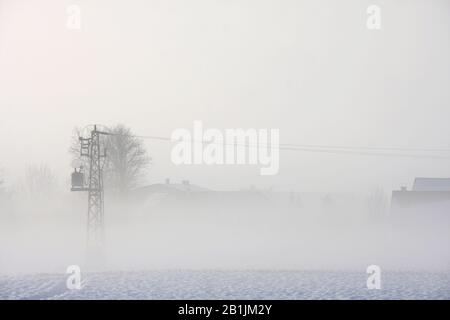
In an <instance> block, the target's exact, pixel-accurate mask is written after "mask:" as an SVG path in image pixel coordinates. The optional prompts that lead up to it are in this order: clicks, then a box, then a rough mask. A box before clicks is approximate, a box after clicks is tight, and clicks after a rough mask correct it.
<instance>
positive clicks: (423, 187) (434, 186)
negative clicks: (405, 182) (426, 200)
mask: <svg viewBox="0 0 450 320" xmlns="http://www.w3.org/2000/svg"><path fill="white" fill-rule="evenodd" d="M413 191H450V178H416V179H415V180H414V185H413Z"/></svg>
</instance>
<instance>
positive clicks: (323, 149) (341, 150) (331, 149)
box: [132, 135, 450, 159]
mask: <svg viewBox="0 0 450 320" xmlns="http://www.w3.org/2000/svg"><path fill="white" fill-rule="evenodd" d="M132 136H133V137H136V138H141V139H152V140H161V141H172V139H171V138H169V137H162V136H143V135H132ZM190 142H192V143H202V144H219V145H224V146H236V147H245V148H258V147H259V148H276V149H278V150H289V151H301V152H318V153H331V154H349V155H362V156H364V155H365V156H381V157H403V158H424V159H450V156H442V155H431V154H404V153H392V152H368V151H370V150H373V151H376V150H379V151H382V150H385V151H400V152H403V151H415V152H450V149H425V148H399V147H350V146H331V145H311V144H305V145H301V144H290V143H280V144H279V146H278V147H275V146H271V145H252V144H248V143H245V144H239V143H226V142H219V141H205V140H190Z"/></svg>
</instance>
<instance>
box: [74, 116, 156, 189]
mask: <svg viewBox="0 0 450 320" xmlns="http://www.w3.org/2000/svg"><path fill="white" fill-rule="evenodd" d="M108 132H109V133H110V135H107V136H105V137H104V138H103V139H102V140H101V142H100V143H101V148H102V149H106V154H107V157H106V162H105V167H104V177H105V186H106V187H109V188H112V189H114V190H115V191H117V192H119V193H121V194H125V193H127V192H128V191H130V190H131V189H133V188H134V187H136V186H137V185H138V184H139V183H140V182H141V181H142V179H143V177H144V175H145V172H146V170H147V169H148V168H149V166H150V164H151V158H150V157H149V156H148V154H147V151H146V149H145V147H144V142H143V140H142V139H140V138H138V137H136V136H135V135H134V134H133V133H132V131H131V129H130V128H128V127H126V126H125V125H123V124H117V125H116V126H114V127H112V128H109V130H108ZM80 133H81V130H80V129H79V128H75V130H74V135H73V137H72V143H71V147H70V150H69V152H70V153H71V154H72V156H73V160H74V161H76V162H78V165H83V167H84V168H85V172H89V161H88V158H87V157H80V142H79V136H80Z"/></svg>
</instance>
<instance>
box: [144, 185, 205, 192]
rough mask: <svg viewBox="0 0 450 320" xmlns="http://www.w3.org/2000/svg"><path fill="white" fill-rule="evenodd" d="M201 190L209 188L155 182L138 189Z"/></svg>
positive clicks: (155, 190)
mask: <svg viewBox="0 0 450 320" xmlns="http://www.w3.org/2000/svg"><path fill="white" fill-rule="evenodd" d="M187 191H189V192H201V191H209V189H206V188H202V187H199V186H197V185H195V184H187V183H155V184H152V185H149V186H146V187H142V188H139V189H138V192H144V193H146V192H150V193H171V192H187Z"/></svg>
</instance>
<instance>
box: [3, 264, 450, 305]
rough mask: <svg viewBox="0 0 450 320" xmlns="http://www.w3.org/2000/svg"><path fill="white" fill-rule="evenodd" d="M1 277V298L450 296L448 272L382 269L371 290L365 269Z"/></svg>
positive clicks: (414, 297) (363, 297)
mask: <svg viewBox="0 0 450 320" xmlns="http://www.w3.org/2000/svg"><path fill="white" fill-rule="evenodd" d="M67 276H68V275H66V274H38V275H22V276H0V299H446V300H448V299H450V273H421V272H383V274H382V278H381V285H382V288H381V289H380V290H376V289H373V290H368V289H367V287H366V280H367V274H365V273H364V272H360V273H358V272H326V271H146V272H105V273H90V274H83V275H82V283H83V285H82V288H81V289H80V290H69V289H67V288H66V279H67Z"/></svg>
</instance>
